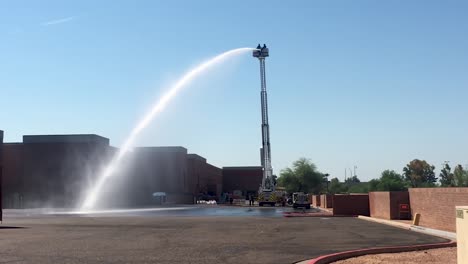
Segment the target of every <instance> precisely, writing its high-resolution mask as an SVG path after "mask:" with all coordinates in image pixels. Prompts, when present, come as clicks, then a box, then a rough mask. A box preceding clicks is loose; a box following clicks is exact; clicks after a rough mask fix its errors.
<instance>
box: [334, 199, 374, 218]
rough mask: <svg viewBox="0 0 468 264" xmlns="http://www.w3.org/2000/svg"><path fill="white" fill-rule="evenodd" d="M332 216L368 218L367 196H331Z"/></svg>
mask: <svg viewBox="0 0 468 264" xmlns="http://www.w3.org/2000/svg"><path fill="white" fill-rule="evenodd" d="M333 215H365V216H369V195H368V194H335V195H333Z"/></svg>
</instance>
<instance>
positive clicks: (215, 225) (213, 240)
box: [0, 206, 447, 263]
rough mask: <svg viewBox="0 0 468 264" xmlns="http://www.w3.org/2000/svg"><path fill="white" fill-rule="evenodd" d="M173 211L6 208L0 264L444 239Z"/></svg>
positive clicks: (229, 255) (311, 251)
mask: <svg viewBox="0 0 468 264" xmlns="http://www.w3.org/2000/svg"><path fill="white" fill-rule="evenodd" d="M178 208H179V209H170V208H165V209H164V208H163V209H161V208H157V209H155V210H152V209H145V210H134V211H108V212H103V213H93V214H84V213H79V214H76V213H73V214H70V213H69V212H67V211H66V210H60V211H59V212H50V211H48V212H47V213H45V211H43V212H39V211H31V210H29V211H28V210H6V211H5V215H4V222H3V223H2V225H0V263H295V262H298V261H302V260H304V259H310V258H314V257H317V256H319V255H323V254H329V253H333V252H339V251H344V250H351V249H359V248H369V247H381V246H397V245H412V244H426V243H437V242H446V241H447V240H445V239H442V238H437V237H433V236H429V235H425V234H421V233H416V232H411V231H407V230H403V229H398V228H395V227H390V226H386V225H382V224H378V223H372V222H368V221H363V220H360V219H357V218H347V217H335V218H334V217H323V216H319V217H292V218H285V217H282V213H283V212H284V211H289V210H290V209H288V208H248V207H247V208H245V207H217V206H216V207H211V208H210V207H196V206H189V207H178ZM180 208H183V209H180Z"/></svg>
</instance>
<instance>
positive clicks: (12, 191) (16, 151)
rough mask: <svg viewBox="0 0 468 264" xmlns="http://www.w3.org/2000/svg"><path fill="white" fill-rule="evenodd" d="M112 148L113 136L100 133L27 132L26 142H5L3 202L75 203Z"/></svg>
mask: <svg viewBox="0 0 468 264" xmlns="http://www.w3.org/2000/svg"><path fill="white" fill-rule="evenodd" d="M108 150H109V139H107V138H104V137H100V136H97V135H46V136H23V143H7V144H5V147H4V150H3V156H4V157H5V165H4V166H5V175H4V183H5V186H4V190H5V192H4V193H3V198H4V201H3V205H4V206H5V207H10V208H23V207H24V208H30V207H71V206H75V204H76V203H77V202H78V199H79V198H80V195H81V191H82V189H83V188H82V186H83V185H84V184H85V183H86V182H88V181H91V180H93V178H94V175H96V172H97V171H98V170H99V169H100V168H101V166H102V164H103V163H104V162H105V161H106V160H107V158H108V156H109V155H108V153H107V152H108Z"/></svg>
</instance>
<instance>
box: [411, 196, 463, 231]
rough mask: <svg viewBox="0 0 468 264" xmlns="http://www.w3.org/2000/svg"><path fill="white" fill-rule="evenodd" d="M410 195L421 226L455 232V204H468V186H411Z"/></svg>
mask: <svg viewBox="0 0 468 264" xmlns="http://www.w3.org/2000/svg"><path fill="white" fill-rule="evenodd" d="M409 197H410V203H411V213H412V214H413V216H414V214H415V213H420V214H421V219H420V222H419V224H420V225H421V226H425V227H429V228H434V229H440V230H445V231H449V232H455V231H456V217H455V214H456V210H455V206H466V205H468V188H410V189H409Z"/></svg>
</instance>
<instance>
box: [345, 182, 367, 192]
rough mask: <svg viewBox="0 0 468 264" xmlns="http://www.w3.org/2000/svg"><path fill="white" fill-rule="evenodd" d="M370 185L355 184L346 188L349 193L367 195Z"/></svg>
mask: <svg viewBox="0 0 468 264" xmlns="http://www.w3.org/2000/svg"><path fill="white" fill-rule="evenodd" d="M369 186H370V184H369V183H368V182H360V183H355V184H353V185H351V186H349V187H348V192H349V193H368V192H369Z"/></svg>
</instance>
